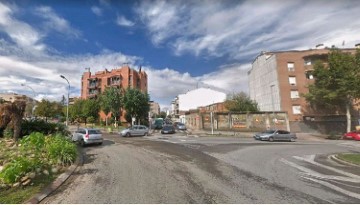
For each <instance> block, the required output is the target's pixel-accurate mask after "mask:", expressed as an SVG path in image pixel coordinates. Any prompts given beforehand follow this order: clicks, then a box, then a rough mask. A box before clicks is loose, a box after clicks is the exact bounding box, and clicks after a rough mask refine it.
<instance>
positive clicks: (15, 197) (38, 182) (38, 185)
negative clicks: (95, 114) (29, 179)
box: [0, 175, 58, 204]
mask: <svg viewBox="0 0 360 205" xmlns="http://www.w3.org/2000/svg"><path fill="white" fill-rule="evenodd" d="M57 176H58V175H49V176H47V177H44V176H42V177H39V178H36V179H34V181H33V183H34V184H33V185H32V186H26V187H21V186H20V187H16V188H9V189H0V204H23V203H25V202H26V201H28V200H30V198H31V197H33V196H35V195H36V194H38V193H39V192H40V191H42V190H43V189H44V188H45V187H47V186H48V185H49V184H50V183H51V182H53V181H54V180H55V179H56V177H57Z"/></svg>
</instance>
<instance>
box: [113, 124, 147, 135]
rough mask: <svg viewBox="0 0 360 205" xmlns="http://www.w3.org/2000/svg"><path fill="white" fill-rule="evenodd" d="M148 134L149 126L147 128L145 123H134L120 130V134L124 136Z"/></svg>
mask: <svg viewBox="0 0 360 205" xmlns="http://www.w3.org/2000/svg"><path fill="white" fill-rule="evenodd" d="M148 134H149V128H147V127H146V126H145V125H133V126H131V127H129V128H126V129H124V130H122V131H121V132H120V135H121V136H122V137H131V136H146V135H148Z"/></svg>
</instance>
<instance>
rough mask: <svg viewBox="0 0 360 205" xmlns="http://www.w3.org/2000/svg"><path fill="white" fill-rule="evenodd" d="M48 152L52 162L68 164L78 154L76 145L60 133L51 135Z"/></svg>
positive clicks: (47, 145) (47, 144)
mask: <svg viewBox="0 0 360 205" xmlns="http://www.w3.org/2000/svg"><path fill="white" fill-rule="evenodd" d="M46 152H47V155H48V158H49V159H50V163H51V164H60V165H68V164H71V163H73V162H74V161H75V159H76V156H77V150H76V145H75V144H74V143H72V142H71V141H70V140H69V139H66V138H64V136H62V135H60V134H57V135H54V136H51V137H49V139H48V143H46Z"/></svg>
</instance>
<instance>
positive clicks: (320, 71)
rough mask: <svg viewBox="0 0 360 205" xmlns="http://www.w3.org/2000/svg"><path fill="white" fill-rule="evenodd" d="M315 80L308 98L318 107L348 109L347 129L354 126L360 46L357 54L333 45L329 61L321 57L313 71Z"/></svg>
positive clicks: (359, 94)
mask: <svg viewBox="0 0 360 205" xmlns="http://www.w3.org/2000/svg"><path fill="white" fill-rule="evenodd" d="M313 74H314V77H315V82H314V84H311V85H309V86H308V88H309V92H308V93H306V94H304V95H303V96H304V97H305V99H306V101H307V102H309V104H310V106H311V107H313V108H315V109H328V110H330V109H332V110H333V109H336V110H338V109H341V108H342V109H344V108H345V110H346V119H347V131H348V132H349V131H350V130H351V114H350V109H351V106H352V103H353V102H354V100H357V99H359V98H360V50H359V49H358V50H357V51H356V55H352V54H350V53H344V52H341V51H340V50H339V49H336V48H335V49H332V50H331V51H330V53H329V56H328V64H327V65H325V64H324V63H322V62H320V61H318V62H316V63H315V65H314V71H313Z"/></svg>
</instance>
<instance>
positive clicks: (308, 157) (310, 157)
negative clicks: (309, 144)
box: [293, 155, 360, 180]
mask: <svg viewBox="0 0 360 205" xmlns="http://www.w3.org/2000/svg"><path fill="white" fill-rule="evenodd" d="M293 158H295V159H297V160H301V161H305V162H308V163H311V164H314V165H316V166H319V167H322V168H325V169H328V170H331V171H333V172H336V173H339V174H342V175H345V176H348V177H351V178H355V179H359V180H360V176H358V175H355V174H352V173H349V172H344V171H342V170H339V169H336V168H334V167H329V166H326V165H323V164H320V163H318V162H315V161H314V159H315V155H305V156H304V157H299V156H293Z"/></svg>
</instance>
